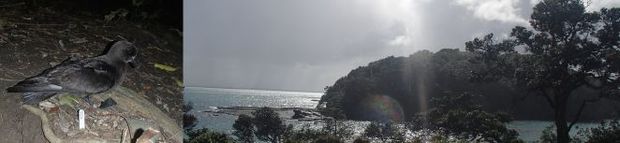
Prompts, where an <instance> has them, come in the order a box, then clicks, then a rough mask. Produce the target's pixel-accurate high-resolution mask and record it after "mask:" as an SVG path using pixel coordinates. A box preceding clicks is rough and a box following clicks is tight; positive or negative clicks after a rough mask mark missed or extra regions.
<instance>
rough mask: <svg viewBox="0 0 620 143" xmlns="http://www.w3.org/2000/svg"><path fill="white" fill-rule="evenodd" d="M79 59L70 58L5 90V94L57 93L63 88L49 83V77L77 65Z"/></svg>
mask: <svg viewBox="0 0 620 143" xmlns="http://www.w3.org/2000/svg"><path fill="white" fill-rule="evenodd" d="M78 61H79V59H77V58H75V57H70V58H67V59H65V60H64V61H63V62H61V63H60V64H58V65H56V66H54V67H52V68H49V69H46V70H44V71H43V72H41V73H40V74H38V75H36V76H32V77H29V78H26V79H24V80H22V81H20V82H18V83H17V84H15V85H13V86H12V87H9V88H7V89H6V91H7V92H58V91H61V90H62V89H63V88H62V86H60V85H59V84H56V83H53V82H51V80H50V79H51V77H50V75H52V74H54V73H58V72H62V71H65V70H64V69H66V67H68V66H71V65H73V64H75V63H77V62H78Z"/></svg>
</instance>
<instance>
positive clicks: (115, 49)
mask: <svg viewBox="0 0 620 143" xmlns="http://www.w3.org/2000/svg"><path fill="white" fill-rule="evenodd" d="M108 48H109V49H108V50H107V52H105V53H104V54H101V55H99V56H96V57H91V58H86V59H79V58H76V57H70V58H67V59H66V60H64V61H63V62H62V63H60V64H58V65H56V66H54V67H51V68H48V69H46V70H44V71H43V72H41V73H40V74H38V75H36V76H33V77H29V78H26V79H24V80H23V81H20V82H18V83H17V84H16V85H14V86H12V87H9V88H7V89H6V90H7V92H21V93H23V96H22V99H23V103H25V104H37V103H39V102H41V101H43V100H46V99H48V98H50V97H52V96H54V95H56V94H57V93H63V92H67V93H75V94H79V95H86V96H85V97H86V98H85V99H87V101H88V102H89V103H90V101H89V100H88V97H89V96H90V95H92V94H97V93H102V92H105V91H108V90H109V89H112V88H114V87H116V86H118V85H120V84H121V83H122V81H123V79H124V74H125V72H127V71H128V70H129V69H130V68H135V66H136V65H135V64H136V63H135V58H136V56H137V54H138V53H137V52H138V51H137V49H136V47H135V46H133V44H132V43H130V42H128V41H116V42H114V43H112V45H111V46H110V47H108Z"/></svg>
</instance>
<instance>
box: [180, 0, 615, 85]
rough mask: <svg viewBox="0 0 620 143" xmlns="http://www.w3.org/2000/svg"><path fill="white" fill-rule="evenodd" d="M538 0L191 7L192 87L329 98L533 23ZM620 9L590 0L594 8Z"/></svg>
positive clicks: (299, 1) (315, 0) (308, 1)
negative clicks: (386, 72)
mask: <svg viewBox="0 0 620 143" xmlns="http://www.w3.org/2000/svg"><path fill="white" fill-rule="evenodd" d="M538 1H539V0H186V1H184V8H183V9H184V11H183V13H184V17H183V27H184V29H185V31H184V51H183V57H184V58H183V61H184V73H183V74H184V82H185V84H186V86H188V87H215V88H242V89H272V90H294V91H323V88H324V87H325V86H330V85H332V84H333V83H334V82H335V81H336V80H337V79H339V78H340V77H343V76H345V75H346V74H348V73H349V71H350V70H352V69H354V68H357V67H359V66H365V65H367V64H368V63H369V62H371V61H375V60H378V59H381V58H385V57H388V56H392V55H393V56H408V55H410V54H413V53H414V52H416V51H419V50H430V51H438V50H439V49H443V48H452V49H453V48H460V49H463V48H464V45H465V44H464V43H465V42H467V41H470V40H472V39H473V38H475V37H480V36H483V35H486V34H488V33H494V34H495V35H496V36H499V37H500V38H501V37H506V36H507V35H508V34H509V32H510V30H511V29H512V28H513V27H514V26H517V25H520V26H528V21H529V17H530V14H531V12H532V7H533V6H534V5H535V4H536V3H538ZM614 6H615V7H620V1H619V0H591V1H590V3H589V6H588V7H587V9H588V10H590V11H592V10H599V9H600V8H602V7H614Z"/></svg>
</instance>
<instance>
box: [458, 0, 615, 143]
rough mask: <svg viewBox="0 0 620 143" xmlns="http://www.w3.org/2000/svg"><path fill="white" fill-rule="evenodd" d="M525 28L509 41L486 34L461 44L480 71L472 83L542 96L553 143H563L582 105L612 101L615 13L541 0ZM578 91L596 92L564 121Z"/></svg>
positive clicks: (574, 1)
mask: <svg viewBox="0 0 620 143" xmlns="http://www.w3.org/2000/svg"><path fill="white" fill-rule="evenodd" d="M530 25H531V28H526V27H522V26H517V27H515V28H513V29H512V33H511V38H509V39H507V40H503V41H501V42H496V41H495V40H494V38H493V35H492V34H489V35H487V36H485V37H484V38H482V39H479V38H476V39H474V40H473V41H469V42H467V43H466V48H467V50H468V51H470V52H472V53H474V54H476V55H477V56H476V58H475V59H476V60H474V61H479V62H480V61H481V62H484V63H485V66H486V67H485V68H483V70H480V71H477V72H474V75H475V76H474V77H475V79H478V80H506V81H510V82H512V83H514V85H517V87H520V88H525V89H527V90H529V91H532V92H535V93H536V94H538V95H541V96H544V97H545V99H546V101H547V102H548V103H549V105H550V107H551V108H552V109H553V111H554V119H555V125H556V127H557V128H556V133H557V140H558V142H561V143H566V142H568V141H569V140H570V138H569V134H568V133H569V130H570V129H571V128H572V127H573V125H575V123H576V122H577V121H578V119H579V116H580V114H581V112H582V110H583V108H584V106H585V105H586V104H587V103H589V102H592V101H595V100H596V99H600V97H606V96H607V97H609V96H616V97H617V93H618V91H617V90H618V85H619V83H620V79H619V78H618V76H620V72H619V71H620V34H619V32H620V9H618V8H612V9H602V10H601V11H600V12H586V11H585V7H584V3H583V2H582V1H580V0H543V1H541V2H540V3H538V4H537V5H536V6H535V7H534V11H533V13H532V15H531V20H530ZM517 51H519V52H517ZM581 87H589V88H594V89H598V90H600V91H601V92H600V94H598V95H593V97H592V98H591V99H593V100H584V101H582V102H581V104H580V107H579V109H578V111H577V114H576V117H575V118H573V119H568V116H567V104H568V100H569V99H570V97H571V95H573V92H574V91H575V90H576V89H578V88H581ZM569 120H570V123H568V122H569Z"/></svg>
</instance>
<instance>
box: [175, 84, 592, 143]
mask: <svg viewBox="0 0 620 143" xmlns="http://www.w3.org/2000/svg"><path fill="white" fill-rule="evenodd" d="M184 94H185V96H184V100H185V103H191V104H192V106H193V108H194V109H193V110H191V111H190V114H193V115H195V116H196V117H197V118H198V123H197V125H196V128H204V127H206V128H209V129H211V130H214V131H217V132H223V133H228V134H232V132H233V128H232V125H233V123H234V122H235V120H236V119H237V117H236V116H234V115H228V114H213V113H206V112H204V111H212V110H217V108H218V107H234V106H242V107H274V108H315V107H316V105H317V104H318V100H319V99H321V95H323V93H320V92H297V91H274V90H252V89H223V88H199V87H186V88H185V91H184ZM281 116H286V117H290V116H292V113H290V112H289V113H284V115H281ZM287 123H289V124H291V123H292V124H315V123H313V121H296V120H287ZM347 124H354V125H351V126H352V127H354V128H359V129H355V131H363V130H364V127H365V125H367V124H368V122H356V121H351V122H349V123H347ZM552 124H553V122H550V121H513V122H511V123H509V124H508V125H507V126H508V128H511V129H515V130H516V131H517V132H519V138H520V139H523V140H524V141H526V142H533V141H536V140H538V139H539V137H540V136H541V135H542V131H543V130H544V129H545V128H546V127H548V126H550V125H552ZM598 125H599V124H597V123H578V124H576V126H577V127H578V128H579V129H582V128H592V127H596V126H598ZM570 134H571V135H575V134H577V130H576V129H572V130H571V132H570Z"/></svg>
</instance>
